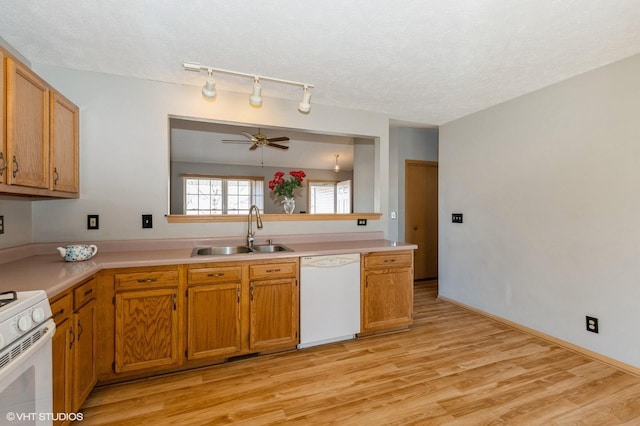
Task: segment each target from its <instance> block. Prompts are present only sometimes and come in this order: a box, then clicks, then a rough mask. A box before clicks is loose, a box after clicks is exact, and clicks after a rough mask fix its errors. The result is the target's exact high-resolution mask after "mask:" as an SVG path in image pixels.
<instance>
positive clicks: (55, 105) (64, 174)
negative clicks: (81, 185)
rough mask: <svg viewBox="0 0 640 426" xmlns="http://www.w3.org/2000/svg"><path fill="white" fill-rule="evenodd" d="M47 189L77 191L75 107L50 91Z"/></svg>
mask: <svg viewBox="0 0 640 426" xmlns="http://www.w3.org/2000/svg"><path fill="white" fill-rule="evenodd" d="M50 108H51V111H50V112H51V122H50V136H51V155H52V159H51V178H50V182H51V189H52V190H54V191H67V192H78V115H79V112H78V107H77V106H75V105H74V104H72V103H71V102H69V101H68V100H67V99H65V98H64V97H63V96H61V95H60V94H58V93H55V92H51V105H50Z"/></svg>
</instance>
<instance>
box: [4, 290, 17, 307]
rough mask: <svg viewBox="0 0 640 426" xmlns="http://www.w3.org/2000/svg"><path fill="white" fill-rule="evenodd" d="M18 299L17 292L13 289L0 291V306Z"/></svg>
mask: <svg viewBox="0 0 640 426" xmlns="http://www.w3.org/2000/svg"><path fill="white" fill-rule="evenodd" d="M16 300H18V294H17V293H16V292H15V291H5V292H3V293H0V307H2V306H4V305H8V304H9V303H11V302H15V301H16Z"/></svg>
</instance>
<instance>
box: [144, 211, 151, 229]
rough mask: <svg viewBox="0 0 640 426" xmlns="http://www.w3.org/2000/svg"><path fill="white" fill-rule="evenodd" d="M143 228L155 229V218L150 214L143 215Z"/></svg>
mask: <svg viewBox="0 0 640 426" xmlns="http://www.w3.org/2000/svg"><path fill="white" fill-rule="evenodd" d="M142 228H153V216H152V215H150V214H143V215H142Z"/></svg>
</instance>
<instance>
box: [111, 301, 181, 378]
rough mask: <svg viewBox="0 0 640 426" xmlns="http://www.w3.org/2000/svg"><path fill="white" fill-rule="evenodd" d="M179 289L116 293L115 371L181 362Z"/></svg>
mask: <svg viewBox="0 0 640 426" xmlns="http://www.w3.org/2000/svg"><path fill="white" fill-rule="evenodd" d="M178 359H179V358H178V311H177V289H158V290H141V291H127V292H122V293H118V294H116V335H115V371H116V373H122V372H126V371H136V370H144V369H146V368H152V367H161V366H170V365H173V364H176V363H177V362H178Z"/></svg>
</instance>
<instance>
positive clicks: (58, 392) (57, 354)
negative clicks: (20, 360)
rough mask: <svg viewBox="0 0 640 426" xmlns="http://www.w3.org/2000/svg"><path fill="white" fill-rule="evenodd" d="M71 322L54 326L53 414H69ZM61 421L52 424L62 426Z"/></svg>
mask: <svg viewBox="0 0 640 426" xmlns="http://www.w3.org/2000/svg"><path fill="white" fill-rule="evenodd" d="M71 323H72V321H71V320H70V319H67V320H66V321H63V322H62V323H60V324H56V333H55V334H54V335H53V340H52V352H51V354H52V356H51V357H52V361H53V362H52V370H53V412H54V413H70V412H71V377H72V374H73V373H72V369H71V364H72V359H73V358H72V355H73V350H72V347H73V340H74V338H75V337H74V335H73V329H72V327H71ZM64 423H65V422H63V421H57V422H54V425H61V424H64Z"/></svg>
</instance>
